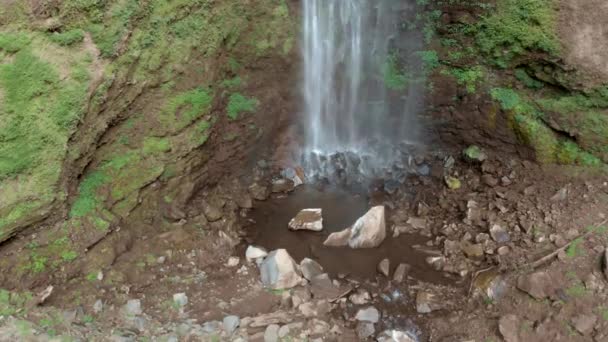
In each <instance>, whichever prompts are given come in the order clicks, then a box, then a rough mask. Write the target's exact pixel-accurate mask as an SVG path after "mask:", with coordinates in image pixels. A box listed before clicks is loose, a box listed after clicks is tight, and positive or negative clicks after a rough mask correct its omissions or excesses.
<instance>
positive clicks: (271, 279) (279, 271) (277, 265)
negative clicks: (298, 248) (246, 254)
mask: <svg viewBox="0 0 608 342" xmlns="http://www.w3.org/2000/svg"><path fill="white" fill-rule="evenodd" d="M260 274H261V277H262V283H263V284H264V286H266V287H269V288H272V289H275V290H279V289H290V288H292V287H295V286H297V285H298V284H300V282H301V281H302V277H301V276H300V273H299V271H298V268H297V265H296V263H295V261H294V260H293V259H292V258H291V256H290V255H289V253H287V251H286V250H285V249H277V250H275V251H272V252H271V253H270V254H268V256H267V257H266V258H265V259H264V261H263V262H262V263H261V264H260Z"/></svg>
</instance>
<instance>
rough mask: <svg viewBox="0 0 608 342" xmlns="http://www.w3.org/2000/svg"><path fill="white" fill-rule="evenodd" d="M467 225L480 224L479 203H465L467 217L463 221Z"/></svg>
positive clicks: (470, 201)
mask: <svg viewBox="0 0 608 342" xmlns="http://www.w3.org/2000/svg"><path fill="white" fill-rule="evenodd" d="M465 223H467V224H480V223H481V210H480V209H479V203H477V202H476V201H473V200H469V201H468V202H467V217H466V219H465Z"/></svg>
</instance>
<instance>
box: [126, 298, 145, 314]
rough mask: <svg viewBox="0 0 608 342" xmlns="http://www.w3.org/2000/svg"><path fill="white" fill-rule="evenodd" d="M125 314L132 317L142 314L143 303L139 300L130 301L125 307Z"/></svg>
mask: <svg viewBox="0 0 608 342" xmlns="http://www.w3.org/2000/svg"><path fill="white" fill-rule="evenodd" d="M124 310H125V313H126V314H127V315H130V316H137V315H141V314H142V310H141V301H140V300H139V299H130V300H129V301H127V304H125V306H124Z"/></svg>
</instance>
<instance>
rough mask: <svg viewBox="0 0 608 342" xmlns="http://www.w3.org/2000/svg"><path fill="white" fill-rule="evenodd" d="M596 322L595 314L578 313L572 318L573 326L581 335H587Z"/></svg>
mask: <svg viewBox="0 0 608 342" xmlns="http://www.w3.org/2000/svg"><path fill="white" fill-rule="evenodd" d="M596 322H597V317H596V316H595V315H578V316H576V317H574V318H573V319H572V325H574V328H575V329H576V330H577V331H578V332H580V333H581V334H583V335H587V334H589V333H590V332H591V331H593V327H595V323H596Z"/></svg>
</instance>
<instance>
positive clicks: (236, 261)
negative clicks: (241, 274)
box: [226, 256, 241, 267]
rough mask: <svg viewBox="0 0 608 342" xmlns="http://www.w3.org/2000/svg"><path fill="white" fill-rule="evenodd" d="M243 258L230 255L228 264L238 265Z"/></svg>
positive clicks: (231, 265)
mask: <svg viewBox="0 0 608 342" xmlns="http://www.w3.org/2000/svg"><path fill="white" fill-rule="evenodd" d="M240 261H241V259H240V258H239V257H234V256H232V257H230V258H228V262H226V266H228V267H237V266H238V265H239V262H240Z"/></svg>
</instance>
